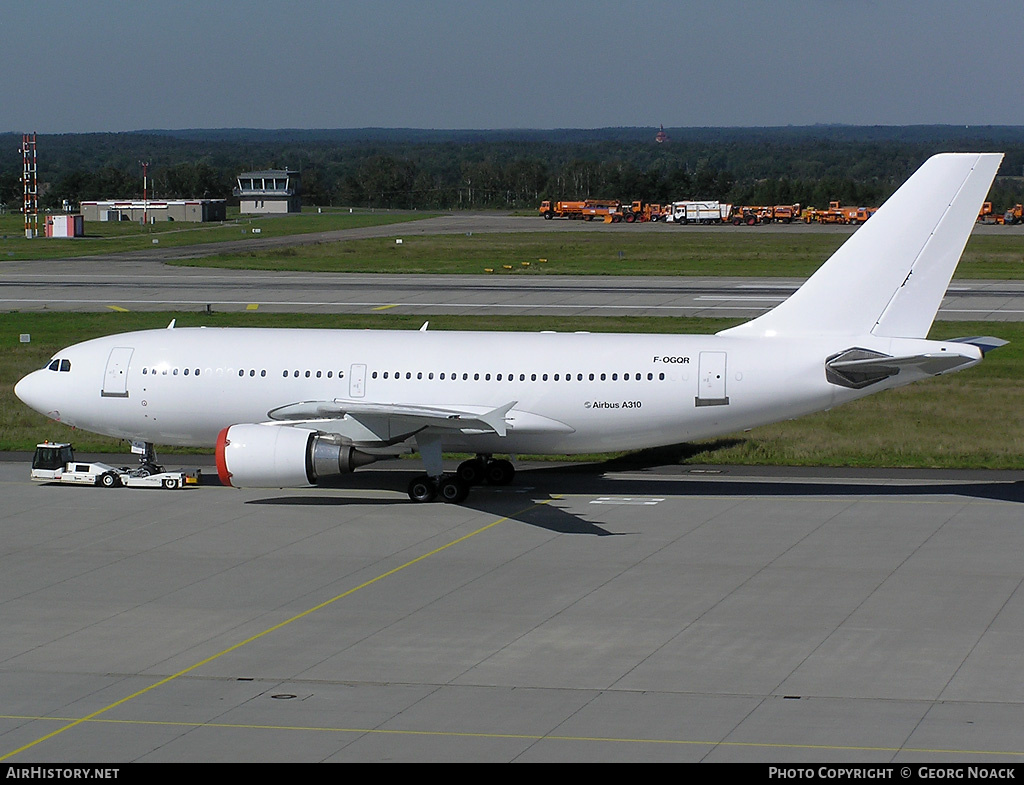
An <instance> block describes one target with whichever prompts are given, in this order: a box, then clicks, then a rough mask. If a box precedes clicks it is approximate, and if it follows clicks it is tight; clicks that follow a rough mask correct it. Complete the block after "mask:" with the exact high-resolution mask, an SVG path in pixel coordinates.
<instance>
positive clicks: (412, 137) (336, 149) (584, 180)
mask: <svg viewBox="0 0 1024 785" xmlns="http://www.w3.org/2000/svg"><path fill="white" fill-rule="evenodd" d="M669 135H670V137H671V139H670V141H668V142H666V143H664V144H658V143H656V142H655V141H654V130H653V129H629V128H626V129H597V130H593V131H585V130H565V131H505V132H498V131H447V132H446V131H417V130H402V129H397V130H396V129H360V130H343V131H301V130H298V131H259V130H245V129H225V130H219V131H202V130H197V131H164V132H137V133H121V134H63V135H40V136H39V138H38V165H39V172H38V179H39V182H40V192H41V197H40V201H41V206H42V207H44V208H51V209H57V208H59V207H60V206H61V204H62V203H63V201H64V200H68V201H70V202H72V203H78V202H80V201H82V200H89V199H109V198H140V197H141V196H142V166H141V162H142V161H146V162H147V163H148V164H149V166H148V173H149V195H150V197H151V198H155V199H162V198H167V199H169V198H190V197H205V198H227V199H229V200H230V199H231V191H232V188H233V187H234V186H235V178H236V176H237V175H238V174H239V173H240V172H242V171H246V170H252V169H268V168H291V169H295V170H299V171H300V172H301V175H302V194H303V202H304V203H305V204H307V205H321V206H329V205H334V206H354V207H374V208H401V209H409V208H418V209H441V210H459V209H468V210H471V209H494V208H500V209H512V210H521V209H532V208H536V207H537V205H538V204H539V203H540V201H541V200H542V199H586V198H602V199H613V198H614V199H621V200H623V201H633V200H636V199H643V200H646V201H650V202H655V203H665V202H670V201H676V200H680V199H718V200H720V201H725V202H731V203H734V204H793V203H800V204H802V205H805V206H806V205H815V206H819V207H820V206H824V205H825V204H827V202H828V201H830V200H832V199H839V200H840V201H842V202H843V203H845V204H851V205H854V204H855V205H863V206H875V205H878V204H880V203H881V202H882V201H884V199H885V198H886V197H887V196H888V195H889V194H890V193H892V191H893V190H894V189H895V188H896V187H898V186H899V184H900V183H901V182H902V181H903V180H904V179H906V177H907V176H909V174H910V173H911V172H913V170H914V169H916V168H917V166H919V165H920V164H921V162H923V161H924V160H925V159H926V158H927V157H928V156H929V155H932V154H933V153H935V152H939V151H943V150H958V149H959V150H968V149H969V150H977V151H989V150H998V151H1002V152H1005V153H1006V158H1005V160H1004V163H1003V167H1002V169H1001V174H1003V175H1015V176H1014V177H999V178H997V180H996V185H995V186H994V188H993V191H992V195H991V197H992V200H993V202H994V206H995V208H996V210H999V211H1001V210H1004V209H1006V208H1007V207H1009V206H1010V205H1012V204H1015V203H1017V202H1021V201H1024V128H1017V127H983V128H977V129H962V128H953V127H949V126H921V127H910V128H890V127H885V128H874V127H872V128H855V127H830V126H824V127H820V128H819V127H814V128H777V129H678V130H674V131H673V130H672V129H669ZM20 145H21V137H20V135H15V134H0V201H2V202H5V203H6V204H7V205H8V209H11V210H18V209H19V208H20V205H21V200H22V191H21V184H20V176H21V156H20V153H19V152H18V150H19V148H20Z"/></svg>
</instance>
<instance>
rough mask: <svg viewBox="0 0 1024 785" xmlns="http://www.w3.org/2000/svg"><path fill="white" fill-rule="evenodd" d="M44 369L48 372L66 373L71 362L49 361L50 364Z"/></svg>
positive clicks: (69, 368)
mask: <svg viewBox="0 0 1024 785" xmlns="http://www.w3.org/2000/svg"><path fill="white" fill-rule="evenodd" d="M46 368H47V370H50V371H64V372H65V373H66V372H68V371H70V370H71V360H60V359H57V360H50V364H49V365H47V366H46Z"/></svg>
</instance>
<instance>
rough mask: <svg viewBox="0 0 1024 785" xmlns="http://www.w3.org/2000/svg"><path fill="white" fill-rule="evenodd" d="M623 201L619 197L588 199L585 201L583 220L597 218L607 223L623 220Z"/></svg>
mask: <svg viewBox="0 0 1024 785" xmlns="http://www.w3.org/2000/svg"><path fill="white" fill-rule="evenodd" d="M622 215H623V213H622V203H621V202H619V201H618V200H617V199H587V201H585V202H584V203H583V220H584V221H593V220H594V219H595V218H596V219H598V220H600V221H604V222H605V223H606V224H613V223H614V224H617V223H619V221H621V220H622Z"/></svg>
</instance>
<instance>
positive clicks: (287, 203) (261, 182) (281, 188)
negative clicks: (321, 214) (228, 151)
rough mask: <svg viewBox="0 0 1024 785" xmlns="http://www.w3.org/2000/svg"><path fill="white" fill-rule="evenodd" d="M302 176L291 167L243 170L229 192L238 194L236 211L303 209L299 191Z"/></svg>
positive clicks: (258, 211)
mask: <svg viewBox="0 0 1024 785" xmlns="http://www.w3.org/2000/svg"><path fill="white" fill-rule="evenodd" d="M301 187H302V176H301V175H300V174H299V173H298V172H293V171H292V170H291V169H265V170H263V171H259V172H242V173H241V174H240V175H238V186H237V187H236V188H235V189H234V190H233V191H232V193H233V194H234V195H235V196H237V197H238V200H239V211H240V212H241V213H243V214H245V213H298V212H302V201H301V198H300V192H301Z"/></svg>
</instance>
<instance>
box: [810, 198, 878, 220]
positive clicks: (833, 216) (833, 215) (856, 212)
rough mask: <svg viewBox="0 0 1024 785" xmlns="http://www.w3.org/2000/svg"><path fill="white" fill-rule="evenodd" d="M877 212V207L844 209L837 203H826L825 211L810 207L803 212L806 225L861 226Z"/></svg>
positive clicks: (844, 207)
mask: <svg viewBox="0 0 1024 785" xmlns="http://www.w3.org/2000/svg"><path fill="white" fill-rule="evenodd" d="M877 211H878V208H877V207H846V206H844V205H841V204H839V202H838V201H832V202H829V203H828V209H827V210H816V209H815V208H813V207H811V208H809V209H807V210H804V212H803V219H804V221H805V222H807V223H811V221H817V222H818V223H820V224H849V225H850V226H856V225H857V224H862V223H864V222H865V221H866V220H868V218H870V217H871V216H872V215H874V214H875V213H876V212H877Z"/></svg>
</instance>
